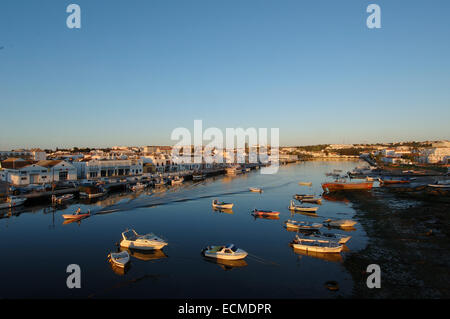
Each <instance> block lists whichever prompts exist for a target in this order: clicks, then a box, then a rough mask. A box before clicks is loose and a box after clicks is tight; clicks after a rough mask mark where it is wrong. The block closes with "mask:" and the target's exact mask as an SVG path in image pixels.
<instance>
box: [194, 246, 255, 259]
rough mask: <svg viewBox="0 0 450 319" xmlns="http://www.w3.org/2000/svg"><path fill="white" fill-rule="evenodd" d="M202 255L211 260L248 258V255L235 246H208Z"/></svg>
mask: <svg viewBox="0 0 450 319" xmlns="http://www.w3.org/2000/svg"><path fill="white" fill-rule="evenodd" d="M202 255H203V256H205V257H209V258H217V259H226V260H238V259H244V258H245V257H247V255H248V253H247V252H246V251H244V250H242V249H240V248H237V247H236V246H235V245H233V244H228V245H226V246H207V247H206V248H204V249H203V250H202Z"/></svg>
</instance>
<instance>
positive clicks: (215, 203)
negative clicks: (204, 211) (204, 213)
mask: <svg viewBox="0 0 450 319" xmlns="http://www.w3.org/2000/svg"><path fill="white" fill-rule="evenodd" d="M233 205H234V204H233V203H225V202H219V201H218V200H217V199H215V200H213V201H212V207H214V208H218V209H231V208H233Z"/></svg>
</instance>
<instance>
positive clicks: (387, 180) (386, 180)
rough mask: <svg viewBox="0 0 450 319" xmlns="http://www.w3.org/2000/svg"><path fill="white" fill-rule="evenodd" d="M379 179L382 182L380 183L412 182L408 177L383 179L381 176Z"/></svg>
mask: <svg viewBox="0 0 450 319" xmlns="http://www.w3.org/2000/svg"><path fill="white" fill-rule="evenodd" d="M378 181H379V182H380V185H391V184H409V182H410V181H409V180H407V179H381V178H379V179H378Z"/></svg>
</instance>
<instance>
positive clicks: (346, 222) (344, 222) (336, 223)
mask: <svg viewBox="0 0 450 319" xmlns="http://www.w3.org/2000/svg"><path fill="white" fill-rule="evenodd" d="M324 224H325V225H326V226H330V227H340V228H347V227H353V226H354V225H356V224H357V222H355V221H354V220H351V219H338V220H331V219H327V220H325V221H324Z"/></svg>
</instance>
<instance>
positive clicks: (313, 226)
mask: <svg viewBox="0 0 450 319" xmlns="http://www.w3.org/2000/svg"><path fill="white" fill-rule="evenodd" d="M284 224H285V225H286V227H287V228H295V229H298V230H314V231H315V230H319V228H320V227H322V224H320V223H310V222H304V221H297V220H293V219H288V220H287V221H285V222H284Z"/></svg>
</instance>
